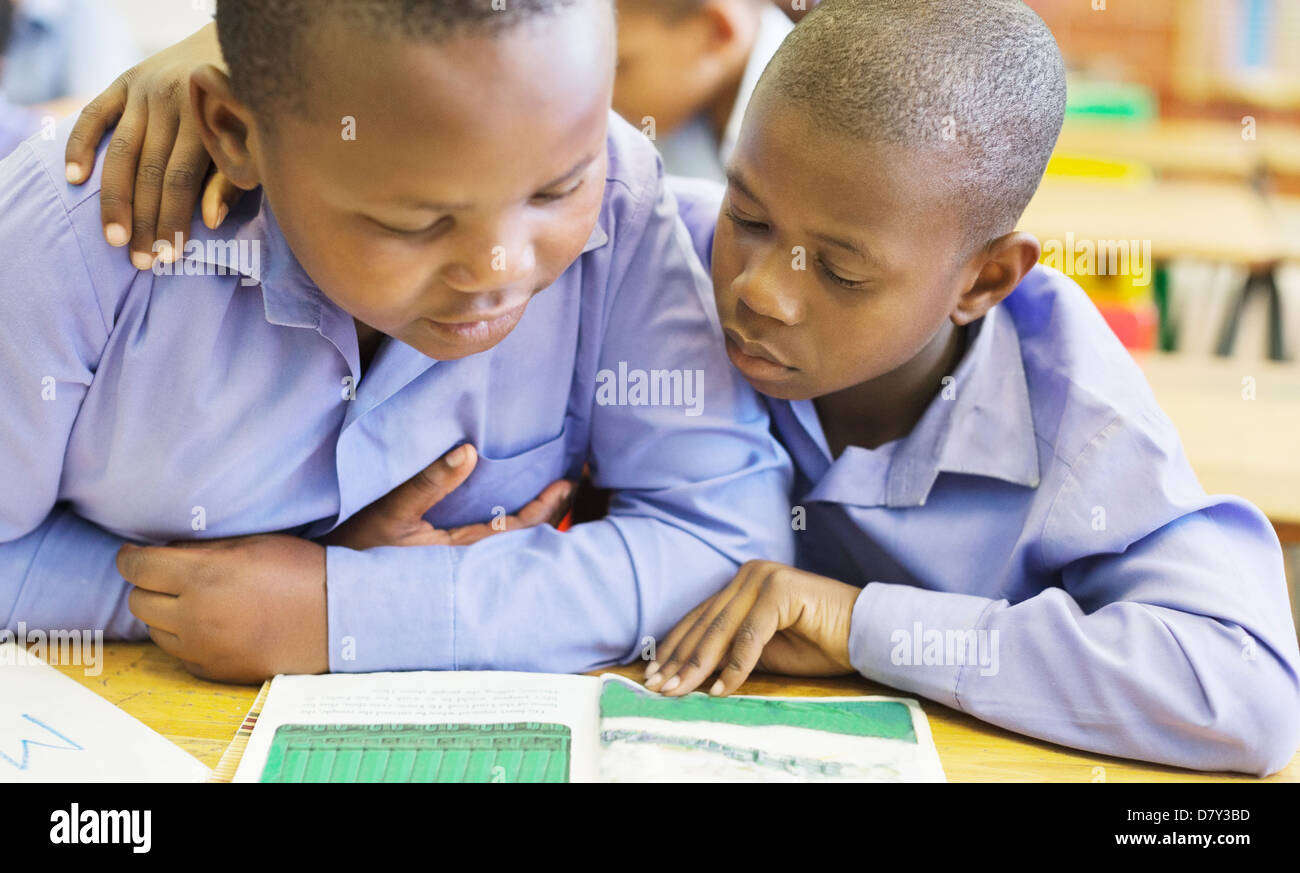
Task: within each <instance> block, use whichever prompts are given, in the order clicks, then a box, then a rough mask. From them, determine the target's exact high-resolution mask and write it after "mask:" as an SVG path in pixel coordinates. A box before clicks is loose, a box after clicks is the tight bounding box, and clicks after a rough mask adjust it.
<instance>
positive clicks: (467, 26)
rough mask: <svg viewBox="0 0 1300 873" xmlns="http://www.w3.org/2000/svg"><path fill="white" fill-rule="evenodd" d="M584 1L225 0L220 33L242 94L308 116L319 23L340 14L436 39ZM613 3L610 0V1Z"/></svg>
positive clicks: (498, 28)
mask: <svg viewBox="0 0 1300 873" xmlns="http://www.w3.org/2000/svg"><path fill="white" fill-rule="evenodd" d="M583 2H584V0H506V2H501V0H218V3H217V36H218V38H219V39H220V41H221V54H222V56H223V57H224V58H225V61H226V66H227V67H228V68H229V69H230V82H231V87H232V88H233V89H234V92H235V95H236V96H237V97H238V98H239V99H240V100H242V101H244V102H245V103H247V104H248V105H249V106H250V107H251V108H252V109H253V110H254V112H257V113H258V114H259V115H262V116H263V117H266V116H267V115H268V114H269V113H272V112H276V111H289V112H292V113H294V114H295V115H297V116H299V117H305V116H306V115H308V112H309V106H310V100H309V98H310V93H309V91H310V84H309V82H308V79H309V76H310V71H309V70H308V69H307V68H306V63H307V59H308V53H307V52H306V51H305V46H306V45H307V42H308V40H309V39H310V38H311V35H312V33H313V31H314V28H315V26H316V24H317V23H319V22H320V21H323V20H325V19H327V18H330V17H336V18H337V19H338V21H340V22H341V23H342V24H343V25H344V26H345V27H349V28H352V29H355V30H357V31H359V32H361V33H364V34H367V35H371V36H375V35H378V36H383V37H392V38H396V39H408V40H426V41H430V42H434V43H438V42H443V41H445V40H448V39H451V38H454V37H457V36H461V35H465V34H474V35H481V34H487V35H495V34H498V33H504V32H507V31H510V30H512V29H514V28H517V27H519V26H520V25H522V24H524V23H526V22H528V21H531V20H533V19H537V18H540V17H542V16H547V15H552V14H555V13H557V12H560V11H561V10H563V9H565V8H567V7H571V6H575V5H581V4H582V3H583ZM606 2H607V0H606Z"/></svg>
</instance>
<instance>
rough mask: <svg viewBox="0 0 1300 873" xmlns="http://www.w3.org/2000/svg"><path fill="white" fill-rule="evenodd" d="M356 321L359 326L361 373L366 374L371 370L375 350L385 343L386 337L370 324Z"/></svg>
mask: <svg viewBox="0 0 1300 873" xmlns="http://www.w3.org/2000/svg"><path fill="white" fill-rule="evenodd" d="M353 321H356V325H357V354H358V356H359V357H360V358H361V371H362V372H363V373H364V372H365V371H366V370H368V369H370V361H371V359H372V358H374V356H375V350H376V349H378V348H379V344H380V343H381V342H383V340H384V335H383V334H382V333H380V332H379V331H377V330H375V329H374V328H373V327H371V326H370V325H368V324H362V323H361V322H360V321H357V320H356V319H353Z"/></svg>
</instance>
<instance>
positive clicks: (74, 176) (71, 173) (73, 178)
mask: <svg viewBox="0 0 1300 873" xmlns="http://www.w3.org/2000/svg"><path fill="white" fill-rule="evenodd" d="M63 174H64V176H66V177H67V179H68V181H69V182H72V183H73V184H74V185H75V184H76V183H77V182H80V181H81V164H74V163H71V162H70V163H69V164H68V165H67V167H65V168H64V170H63Z"/></svg>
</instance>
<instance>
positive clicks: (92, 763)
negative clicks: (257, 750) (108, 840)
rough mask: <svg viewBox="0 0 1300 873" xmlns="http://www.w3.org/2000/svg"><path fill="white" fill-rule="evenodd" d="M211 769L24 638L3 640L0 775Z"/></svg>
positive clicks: (135, 778) (101, 777)
mask: <svg viewBox="0 0 1300 873" xmlns="http://www.w3.org/2000/svg"><path fill="white" fill-rule="evenodd" d="M208 773H209V771H208V768H207V767H205V766H204V765H203V763H202V762H201V761H199V760H198V759H197V758H195V757H194V756H192V755H190V754H189V753H188V752H186V751H185V750H184V749H182V748H181V747H180V746H177V745H176V744H175V743H173V742H171V741H170V740H168V739H167V738H166V737H164V736H162V735H161V734H158V733H156V732H155V731H153V730H151V729H149V728H148V727H146V726H145V725H143V724H141V723H140V722H139V721H136V720H135V719H134V718H132V717H131V716H129V715H127V714H126V713H125V712H123V711H122V710H121V709H118V708H117V707H116V706H114V705H113V704H111V703H109V702H108V701H107V700H105V699H104V698H102V697H100V696H99V695H98V694H96V693H95V692H93V691H91V690H89V689H87V688H84V687H82V686H81V685H80V684H78V683H77V682H76V681H75V680H73V679H70V678H68V677H67V676H64V675H63V674H62V673H60V672H59V671H58V670H55V669H54V668H53V667H51V666H50V665H49V664H46V663H45V662H44V661H42V660H41V659H40V658H37V657H36V656H35V655H32V654H30V653H29V652H28V651H27V650H26V649H24V648H23V647H22V646H19V645H17V644H15V643H13V642H7V643H3V644H0V782H202V781H203V780H204V779H206V778H207V777H208Z"/></svg>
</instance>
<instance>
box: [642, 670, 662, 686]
mask: <svg viewBox="0 0 1300 873" xmlns="http://www.w3.org/2000/svg"><path fill="white" fill-rule="evenodd" d="M662 681H664V677H663V676H661V675H659V674H658V673H656V674H654V675H653V676H651V677H650V678H649V679H647V680H645V687H646V688H650V689H654V688H658V687H659V683H660V682H662Z"/></svg>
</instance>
